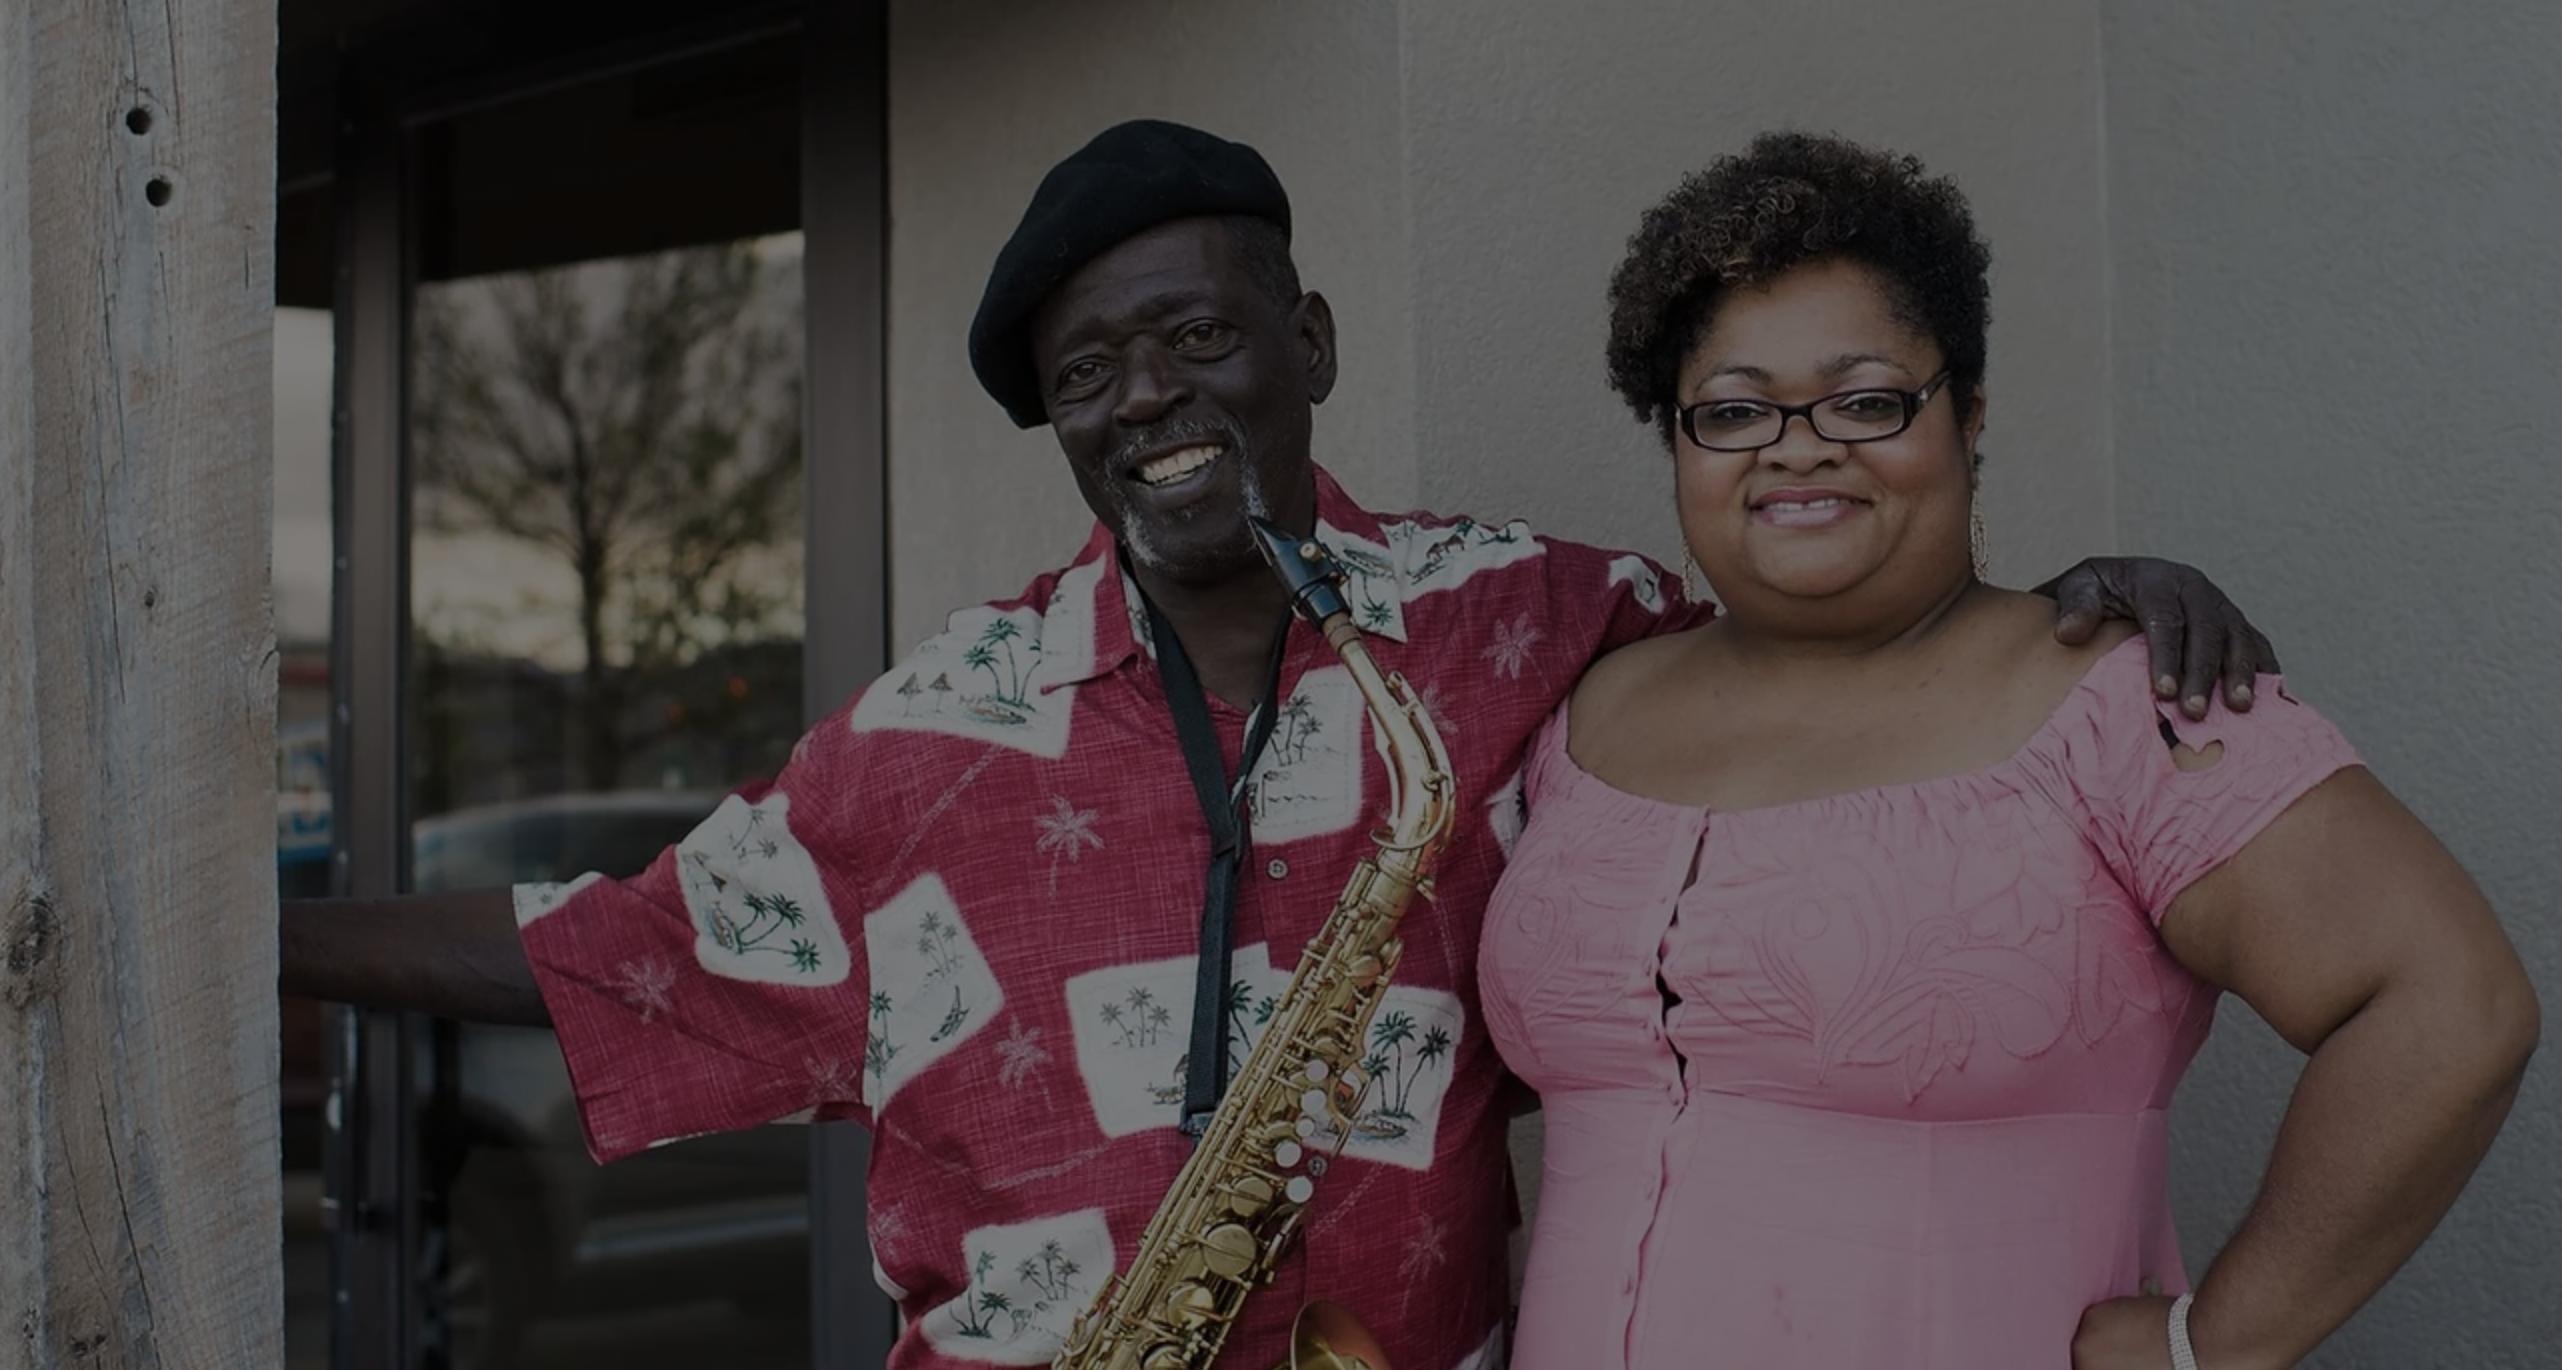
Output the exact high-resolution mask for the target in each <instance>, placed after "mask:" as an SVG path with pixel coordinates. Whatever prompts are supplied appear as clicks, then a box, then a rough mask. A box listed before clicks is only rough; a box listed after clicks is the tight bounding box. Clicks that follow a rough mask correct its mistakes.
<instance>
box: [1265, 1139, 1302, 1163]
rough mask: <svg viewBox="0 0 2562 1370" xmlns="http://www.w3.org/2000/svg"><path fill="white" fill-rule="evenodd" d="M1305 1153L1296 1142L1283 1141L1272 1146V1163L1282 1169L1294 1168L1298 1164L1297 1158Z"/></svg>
mask: <svg viewBox="0 0 2562 1370" xmlns="http://www.w3.org/2000/svg"><path fill="white" fill-rule="evenodd" d="M1305 1154H1306V1153H1305V1152H1303V1151H1302V1150H1301V1149H1300V1147H1299V1144H1298V1143H1297V1142H1283V1143H1282V1144H1281V1145H1279V1146H1276V1147H1274V1148H1272V1163H1273V1164H1274V1165H1277V1166H1279V1167H1281V1168H1282V1169H1283V1170H1290V1169H1294V1168H1296V1167H1297V1166H1298V1164H1299V1158H1300V1157H1301V1156H1303V1155H1305Z"/></svg>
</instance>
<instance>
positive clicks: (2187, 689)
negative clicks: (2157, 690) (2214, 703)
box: [2179, 588, 2232, 719]
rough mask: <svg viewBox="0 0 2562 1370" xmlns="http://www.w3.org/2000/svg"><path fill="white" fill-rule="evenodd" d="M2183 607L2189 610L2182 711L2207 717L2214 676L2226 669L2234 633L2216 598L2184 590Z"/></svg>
mask: <svg viewBox="0 0 2562 1370" xmlns="http://www.w3.org/2000/svg"><path fill="white" fill-rule="evenodd" d="M2180 607H2181V608H2182V609H2184V610H2186V611H2187V613H2186V617H2187V619H2188V627H2187V630H2186V631H2185V632H2183V633H2182V634H2181V635H2180V641H2181V656H2180V681H2179V708H2180V712H2181V713H2184V714H2187V715H2188V716H2189V717H2190V718H2193V719H2196V718H2204V717H2206V706H2207V701H2208V695H2207V691H2208V690H2210V689H2213V688H2214V686H2215V673H2216V672H2217V671H2219V670H2221V669H2222V668H2223V665H2224V650H2225V645H2226V643H2227V642H2228V641H2229V640H2230V639H2231V637H2232V633H2231V632H2230V631H2228V627H2227V625H2226V623H2225V621H2224V608H2225V606H2224V605H2223V604H2221V603H2220V602H2218V601H2217V600H2216V598H2215V597H2213V596H2210V595H2205V594H2201V593H2199V592H2198V591H2197V590H2195V589H2194V588H2188V589H2183V590H2182V591H2181V592H2180Z"/></svg>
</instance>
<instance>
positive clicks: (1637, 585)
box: [1608, 553, 1664, 617]
mask: <svg viewBox="0 0 2562 1370" xmlns="http://www.w3.org/2000/svg"><path fill="white" fill-rule="evenodd" d="M1623 580H1624V581H1626V582H1628V589H1629V592H1630V593H1631V594H1633V595H1635V596H1636V598H1637V607H1639V608H1641V609H1644V610H1645V611H1646V612H1647V613H1650V614H1653V615H1655V616H1657V617H1661V616H1662V615H1663V611H1664V584H1663V577H1662V576H1660V575H1658V574H1657V573H1656V571H1655V568H1654V567H1653V566H1652V565H1650V564H1649V563H1648V562H1647V561H1646V559H1645V558H1644V557H1641V556H1637V555H1634V554H1633V553H1632V554H1630V555H1628V556H1623V557H1619V558H1617V559H1615V560H1613V561H1612V562H1611V563H1610V580H1609V582H1608V583H1609V584H1611V585H1616V584H1618V583H1619V582H1621V581H1623Z"/></svg>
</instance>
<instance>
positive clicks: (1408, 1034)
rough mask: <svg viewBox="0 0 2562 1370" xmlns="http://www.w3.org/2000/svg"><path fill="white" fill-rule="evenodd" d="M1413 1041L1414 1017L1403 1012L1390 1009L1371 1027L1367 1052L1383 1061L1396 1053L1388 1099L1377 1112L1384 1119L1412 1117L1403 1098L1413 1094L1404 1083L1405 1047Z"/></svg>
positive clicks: (1411, 1088)
mask: <svg viewBox="0 0 2562 1370" xmlns="http://www.w3.org/2000/svg"><path fill="white" fill-rule="evenodd" d="M1413 1040H1414V1015H1413V1014H1410V1013H1406V1012H1404V1011H1402V1010H1393V1009H1392V1010H1390V1011H1389V1012H1387V1013H1386V1014H1383V1015H1381V1017H1380V1019H1379V1021H1378V1022H1376V1023H1373V1024H1371V1025H1370V1049H1371V1051H1372V1053H1373V1054H1374V1056H1377V1057H1379V1058H1381V1059H1384V1057H1385V1054H1386V1053H1388V1052H1391V1051H1393V1052H1395V1053H1396V1061H1395V1064H1394V1065H1393V1066H1392V1067H1391V1074H1390V1075H1389V1077H1388V1089H1389V1094H1390V1098H1389V1100H1388V1102H1387V1103H1386V1104H1385V1105H1384V1106H1383V1107H1381V1108H1380V1109H1379V1112H1380V1113H1381V1114H1383V1115H1385V1116H1387V1117H1391V1118H1412V1117H1413V1116H1414V1115H1413V1114H1411V1113H1408V1112H1406V1095H1407V1094H1408V1093H1410V1092H1412V1090H1413V1086H1412V1085H1410V1084H1408V1083H1407V1082H1406V1043H1408V1042H1411V1041H1413Z"/></svg>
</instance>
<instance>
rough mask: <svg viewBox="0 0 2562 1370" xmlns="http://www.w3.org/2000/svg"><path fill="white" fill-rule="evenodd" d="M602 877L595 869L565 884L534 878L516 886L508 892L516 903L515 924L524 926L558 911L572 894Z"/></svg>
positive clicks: (520, 926)
mask: <svg viewBox="0 0 2562 1370" xmlns="http://www.w3.org/2000/svg"><path fill="white" fill-rule="evenodd" d="M604 878H605V877H604V876H602V875H599V874H597V873H596V872H595V871H589V872H588V873H586V874H585V875H582V876H580V877H578V878H577V879H575V880H572V881H570V882H568V883H567V884H563V883H561V882H559V881H555V880H536V881H530V882H528V883H526V884H522V885H518V886H516V887H515V889H513V890H512V891H510V892H509V893H510V895H511V896H512V898H513V900H514V902H515V905H516V926H517V927H519V928H524V927H527V926H530V925H531V924H532V923H533V922H534V920H536V919H538V918H542V917H544V916H546V915H549V914H554V913H558V912H560V911H561V909H562V908H563V907H564V906H565V905H567V904H568V903H569V901H570V899H571V897H572V896H574V895H576V894H577V893H578V892H579V891H580V890H583V889H585V888H587V887H588V886H590V885H593V884H595V883H596V882H597V881H599V880H602V879H604Z"/></svg>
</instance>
